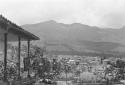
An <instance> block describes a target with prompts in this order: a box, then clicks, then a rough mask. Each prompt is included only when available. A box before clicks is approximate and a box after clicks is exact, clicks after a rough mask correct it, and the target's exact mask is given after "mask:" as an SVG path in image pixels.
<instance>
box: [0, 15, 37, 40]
mask: <svg viewBox="0 0 125 85" xmlns="http://www.w3.org/2000/svg"><path fill="white" fill-rule="evenodd" d="M0 27H1V28H3V29H6V30H8V32H12V33H14V34H16V35H19V36H21V37H23V38H25V39H29V40H39V37H37V36H35V35H34V34H32V33H30V32H28V31H26V30H24V29H22V28H21V27H20V26H17V25H16V24H15V23H12V22H11V21H10V20H8V19H6V18H5V17H3V16H2V15H0Z"/></svg>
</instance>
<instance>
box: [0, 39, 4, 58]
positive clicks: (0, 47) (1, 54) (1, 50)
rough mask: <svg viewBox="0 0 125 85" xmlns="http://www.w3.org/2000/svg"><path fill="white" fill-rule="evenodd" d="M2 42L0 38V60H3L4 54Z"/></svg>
mask: <svg viewBox="0 0 125 85" xmlns="http://www.w3.org/2000/svg"><path fill="white" fill-rule="evenodd" d="M3 51H4V42H3V41H1V40H0V60H3V56H4V52H3Z"/></svg>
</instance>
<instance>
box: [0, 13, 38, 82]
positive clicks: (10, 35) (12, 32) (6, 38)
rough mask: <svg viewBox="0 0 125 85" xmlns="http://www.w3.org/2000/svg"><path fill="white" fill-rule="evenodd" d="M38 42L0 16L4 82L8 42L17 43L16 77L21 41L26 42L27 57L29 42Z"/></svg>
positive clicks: (0, 51)
mask: <svg viewBox="0 0 125 85" xmlns="http://www.w3.org/2000/svg"><path fill="white" fill-rule="evenodd" d="M31 40H39V38H38V37H37V36H35V35H34V34H32V33H30V32H28V31H26V30H24V29H22V28H21V27H20V26H17V25H16V24H14V23H12V22H11V21H9V20H7V19H6V18H4V17H3V16H2V15H0V57H3V58H4V80H5V81H6V80H7V57H8V56H7V44H8V42H18V76H19V77H20V51H21V41H27V44H28V51H27V52H28V53H27V54H28V55H27V57H29V49H30V41H31Z"/></svg>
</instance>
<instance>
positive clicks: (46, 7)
mask: <svg viewBox="0 0 125 85" xmlns="http://www.w3.org/2000/svg"><path fill="white" fill-rule="evenodd" d="M0 13H1V14H3V15H4V16H5V17H7V18H8V19H10V20H11V21H13V22H15V23H17V24H18V25H22V24H31V23H37V22H43V21H47V20H56V21H58V22H63V23H68V24H70V23H83V24H87V25H91V26H101V27H113V28H119V27H121V26H125V0H0Z"/></svg>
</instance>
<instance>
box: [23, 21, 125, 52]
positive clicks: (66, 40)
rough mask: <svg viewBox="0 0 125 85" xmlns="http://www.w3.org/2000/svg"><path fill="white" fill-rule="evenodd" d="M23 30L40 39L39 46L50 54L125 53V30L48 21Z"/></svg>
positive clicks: (25, 26)
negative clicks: (44, 47) (43, 47)
mask: <svg viewBox="0 0 125 85" xmlns="http://www.w3.org/2000/svg"><path fill="white" fill-rule="evenodd" d="M22 28H24V29H26V30H28V31H30V32H32V33H34V34H35V35H37V36H39V37H40V39H41V40H40V41H38V42H37V44H39V45H44V46H46V49H47V51H49V52H57V51H58V52H72V53H74V52H76V53H77V52H78V53H82V52H91V53H119V52H122V53H124V52H125V28H124V27H123V28H120V29H112V28H99V27H96V26H88V25H84V24H80V23H73V24H63V23H57V22H55V21H52V20H51V21H46V22H41V23H37V24H26V25H23V26H22Z"/></svg>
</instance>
